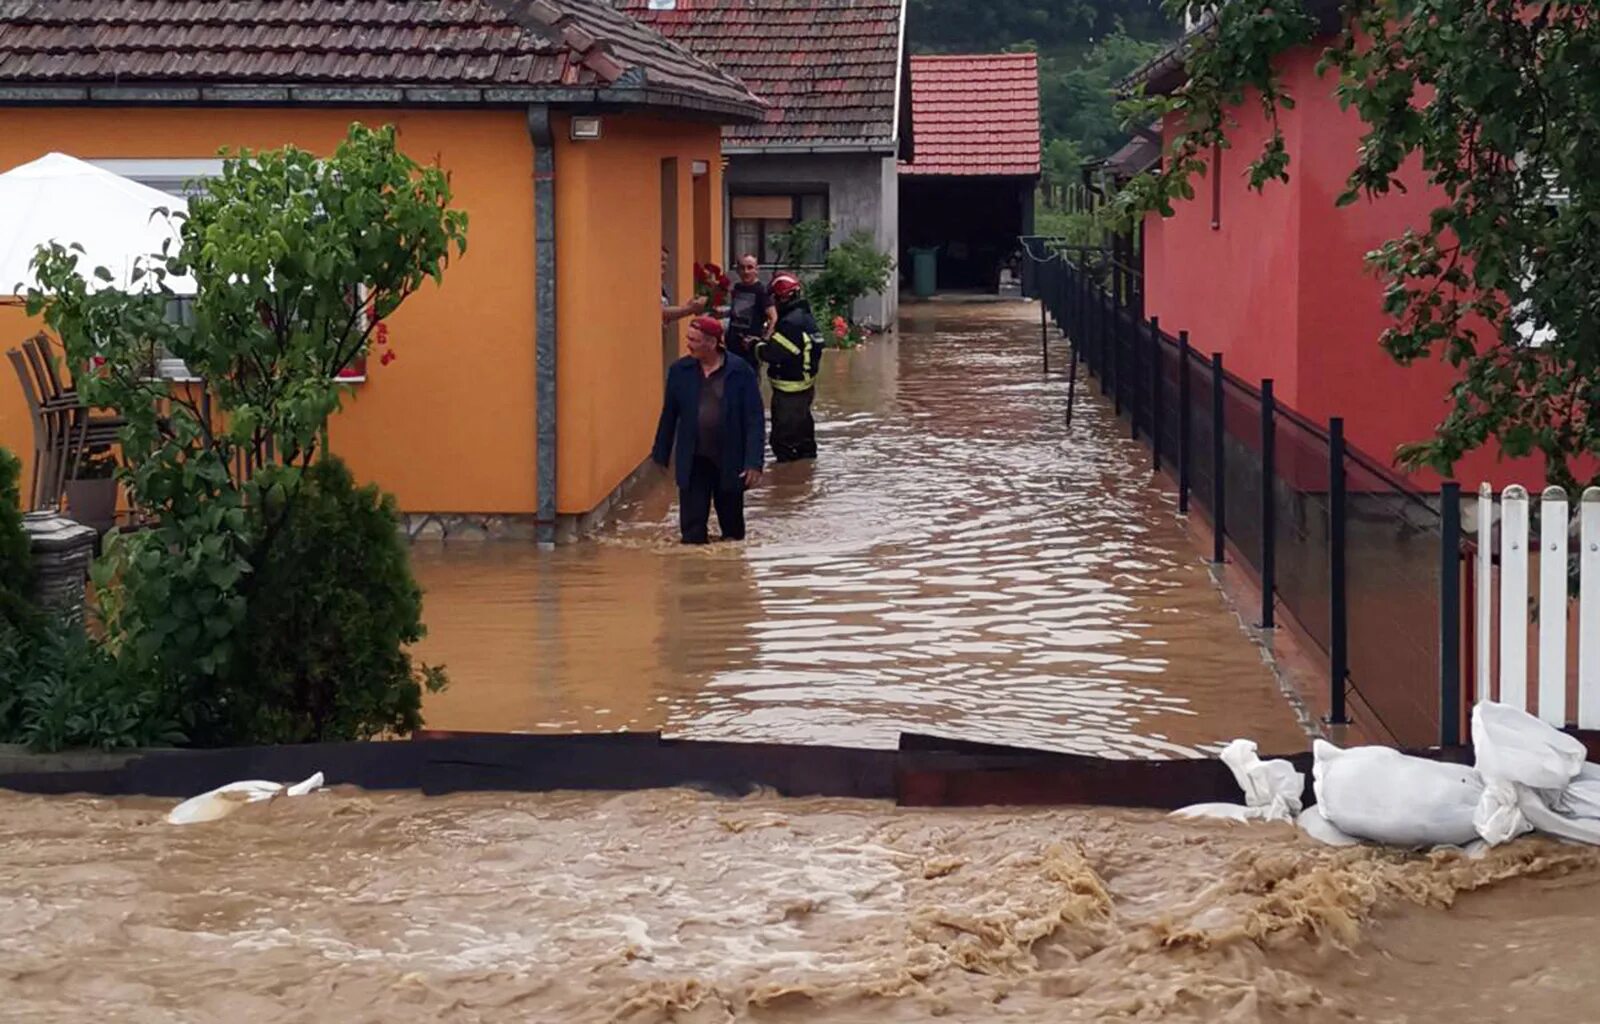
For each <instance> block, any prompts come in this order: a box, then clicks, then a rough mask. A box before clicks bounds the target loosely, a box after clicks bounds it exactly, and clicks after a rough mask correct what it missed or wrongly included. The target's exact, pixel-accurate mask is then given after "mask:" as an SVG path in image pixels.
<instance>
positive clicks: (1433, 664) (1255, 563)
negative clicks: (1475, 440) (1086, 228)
mask: <svg viewBox="0 0 1600 1024" xmlns="http://www.w3.org/2000/svg"><path fill="white" fill-rule="evenodd" d="M1026 241H1027V243H1028V246H1029V250H1030V254H1031V255H1033V257H1034V259H1035V260H1036V262H1037V266H1036V273H1035V277H1034V283H1035V287H1036V289H1037V293H1038V297H1039V298H1040V299H1041V301H1042V305H1043V312H1042V314H1041V322H1042V323H1043V322H1044V320H1045V319H1046V318H1048V319H1049V320H1051V321H1053V322H1054V323H1055V325H1056V326H1057V327H1058V328H1059V329H1060V330H1061V332H1062V333H1063V334H1064V335H1065V336H1066V337H1067V339H1068V340H1069V341H1070V342H1071V345H1072V352H1073V358H1074V361H1075V362H1076V361H1082V362H1084V363H1086V364H1087V366H1088V369H1089V373H1090V374H1091V376H1092V378H1093V379H1095V380H1097V381H1098V382H1099V389H1100V392H1101V394H1103V395H1105V396H1106V397H1107V398H1108V399H1109V400H1110V401H1111V403H1112V404H1113V406H1114V407H1115V409H1116V411H1117V413H1118V414H1119V415H1124V414H1125V415H1126V417H1127V424H1128V430H1129V433H1130V435H1131V436H1132V437H1134V438H1142V439H1144V440H1145V441H1146V442H1147V443H1148V444H1149V446H1150V451H1151V462H1152V468H1153V469H1156V470H1158V471H1159V470H1167V471H1168V472H1170V473H1171V474H1172V475H1173V477H1174V478H1175V479H1176V481H1177V485H1178V503H1179V510H1180V511H1181V512H1184V513H1188V512H1190V511H1198V512H1199V513H1200V514H1201V515H1202V516H1204V517H1205V519H1206V520H1207V521H1208V523H1209V524H1210V526H1211V532H1212V537H1213V551H1212V558H1213V560H1214V561H1217V562H1221V561H1223V560H1224V559H1225V557H1226V556H1227V553H1228V551H1229V549H1230V548H1231V550H1232V552H1233V554H1234V557H1235V559H1236V561H1237V563H1238V564H1239V565H1240V566H1242V567H1243V568H1244V570H1245V571H1246V572H1247V573H1248V574H1249V575H1250V577H1251V578H1252V580H1253V582H1254V583H1255V584H1256V585H1257V587H1258V588H1259V590H1260V593H1261V594H1262V598H1263V599H1262V602H1261V607H1260V608H1259V609H1258V610H1257V623H1258V624H1259V625H1260V626H1262V627H1265V628H1273V627H1275V626H1276V625H1277V619H1278V614H1279V611H1280V610H1282V611H1286V612H1287V613H1288V614H1289V615H1291V616H1292V617H1293V619H1294V621H1295V624H1296V625H1298V626H1299V627H1300V629H1301V630H1302V632H1303V633H1304V634H1305V635H1306V636H1307V637H1308V638H1309V639H1310V640H1311V642H1312V643H1313V644H1315V645H1316V647H1317V648H1319V649H1320V650H1321V652H1322V653H1323V654H1324V655H1325V656H1326V658H1327V663H1328V671H1329V709H1330V711H1329V715H1328V719H1329V721H1330V722H1334V723H1341V722H1345V721H1348V720H1349V719H1348V717H1347V716H1348V714H1349V711H1350V708H1349V702H1351V701H1356V702H1359V703H1360V704H1361V705H1362V706H1363V707H1364V709H1365V711H1366V712H1367V715H1366V716H1364V717H1368V718H1370V719H1371V720H1374V721H1376V723H1378V724H1379V725H1381V727H1382V728H1383V729H1384V730H1385V731H1387V732H1388V733H1389V734H1390V735H1391V737H1392V739H1393V740H1394V741H1395V742H1396V743H1399V744H1402V745H1406V746H1425V745H1429V744H1434V743H1446V744H1453V743H1455V742H1458V741H1459V738H1460V735H1459V703H1458V701H1459V699H1460V690H1459V687H1460V680H1461V673H1460V659H1459V649H1460V642H1459V641H1460V627H1461V622H1460V608H1459V601H1458V600H1457V595H1458V594H1459V590H1458V589H1456V588H1457V587H1459V575H1457V574H1447V573H1446V572H1445V570H1444V568H1443V567H1444V566H1445V565H1446V564H1452V565H1454V564H1457V563H1458V562H1459V557H1460V556H1459V551H1458V550H1457V549H1458V548H1459V545H1460V521H1459V515H1460V505H1459V501H1444V502H1441V500H1440V498H1439V497H1438V496H1435V495H1426V494H1423V493H1420V492H1418V491H1416V490H1414V489H1412V488H1411V487H1409V486H1407V484H1406V483H1405V482H1404V481H1402V480H1401V479H1400V478H1398V477H1397V476H1396V475H1395V474H1393V473H1391V472H1390V471H1389V470H1387V469H1386V468H1384V467H1383V466H1382V464H1380V463H1379V462H1378V461H1377V460H1375V459H1373V458H1372V457H1371V456H1369V455H1367V454H1365V453H1363V452H1361V451H1359V450H1357V449H1355V448H1353V447H1351V446H1350V445H1349V444H1347V443H1346V442H1345V439H1344V424H1343V421H1342V420H1340V419H1337V418H1335V419H1332V420H1330V421H1329V422H1328V423H1326V424H1319V423H1315V422H1313V421H1311V420H1310V419H1308V418H1306V417H1305V416H1302V415H1300V414H1299V413H1297V412H1296V411H1295V410H1293V409H1291V408H1288V407H1286V406H1284V405H1283V404H1281V403H1280V402H1278V401H1277V399H1276V396H1275V393H1274V388H1273V382H1272V381H1270V380H1263V381H1260V382H1259V383H1257V384H1252V383H1250V382H1248V381H1245V380H1243V379H1241V378H1239V377H1238V376H1236V375H1234V374H1233V373H1231V372H1229V371H1228V369H1227V367H1226V366H1225V365H1224V361H1223V357H1222V355H1221V354H1219V353H1215V352H1207V351H1206V350H1205V349H1203V348H1202V347H1201V346H1200V345H1199V344H1198V343H1197V342H1196V341H1194V340H1191V339H1190V338H1189V336H1188V333H1187V332H1186V331H1181V330H1180V331H1177V332H1176V333H1175V334H1174V333H1173V332H1171V330H1170V329H1169V326H1168V325H1165V324H1162V323H1160V322H1159V321H1158V320H1156V319H1154V318H1151V319H1146V318H1145V317H1144V316H1143V301H1144V287H1143V277H1142V274H1141V273H1140V272H1139V270H1138V269H1137V268H1136V267H1133V266H1130V265H1128V264H1127V263H1126V262H1125V261H1124V260H1122V259H1119V258H1118V257H1119V256H1121V255H1122V254H1121V253H1120V252H1118V251H1116V250H1111V249H1102V248H1094V247H1081V246H1079V247H1075V246H1061V247H1057V246H1051V245H1047V244H1045V243H1044V240H1041V239H1028V240H1026ZM1046 360H1047V367H1048V349H1047V348H1046ZM1451 489H1453V485H1451V488H1447V492H1448V491H1450V490H1451ZM1441 552H1451V553H1453V554H1454V558H1452V557H1451V555H1450V554H1446V555H1444V556H1441Z"/></svg>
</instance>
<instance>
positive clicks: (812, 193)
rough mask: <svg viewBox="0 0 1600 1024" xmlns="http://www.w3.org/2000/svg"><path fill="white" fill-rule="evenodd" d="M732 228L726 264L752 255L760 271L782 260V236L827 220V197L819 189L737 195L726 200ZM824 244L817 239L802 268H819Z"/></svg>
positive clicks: (823, 191) (825, 244) (736, 193)
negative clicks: (803, 224)
mask: <svg viewBox="0 0 1600 1024" xmlns="http://www.w3.org/2000/svg"><path fill="white" fill-rule="evenodd" d="M728 214H729V219H730V220H731V222H732V225H733V252H731V253H730V254H729V262H730V263H731V262H733V260H735V259H737V258H738V257H740V256H742V255H743V254H745V253H747V252H753V253H755V254H756V258H757V259H758V260H760V261H761V265H762V266H764V267H774V266H777V265H778V264H779V262H780V261H781V260H782V245H781V240H782V236H783V235H784V234H785V233H787V232H788V231H789V230H790V229H791V228H793V227H794V226H795V225H796V224H798V223H800V222H801V221H807V220H817V221H826V220H827V219H828V193H827V192H826V191H825V190H822V189H812V190H807V191H801V192H783V193H775V192H763V193H738V192H735V193H733V194H732V195H731V196H729V211H728ZM827 251H828V243H827V240H826V239H825V238H824V239H819V240H818V241H817V242H816V244H815V245H814V246H813V247H812V250H811V252H810V253H808V254H806V257H805V259H804V263H805V265H806V266H821V265H822V261H823V258H824V257H825V256H826V255H827Z"/></svg>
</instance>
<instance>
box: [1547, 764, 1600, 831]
mask: <svg viewBox="0 0 1600 1024" xmlns="http://www.w3.org/2000/svg"><path fill="white" fill-rule="evenodd" d="M1540 795H1541V796H1542V797H1544V801H1545V803H1546V804H1547V805H1548V806H1549V807H1550V809H1551V810H1553V811H1555V812H1556V813H1557V814H1562V815H1565V816H1567V817H1569V818H1600V764H1595V763H1593V762H1586V763H1585V764H1584V766H1583V769H1582V770H1581V771H1579V772H1578V777H1577V778H1575V779H1573V780H1572V781H1571V782H1569V783H1567V785H1566V788H1564V789H1559V790H1544V791H1543V792H1541V793H1540Z"/></svg>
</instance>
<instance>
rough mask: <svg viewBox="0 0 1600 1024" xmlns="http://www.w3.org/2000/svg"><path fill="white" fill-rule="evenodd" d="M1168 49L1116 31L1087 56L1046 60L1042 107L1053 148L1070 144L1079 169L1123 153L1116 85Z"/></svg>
mask: <svg viewBox="0 0 1600 1024" xmlns="http://www.w3.org/2000/svg"><path fill="white" fill-rule="evenodd" d="M1166 45H1167V40H1165V39H1162V38H1156V39H1138V38H1135V37H1133V36H1130V35H1128V34H1127V33H1125V32H1121V31H1116V32H1112V33H1110V34H1108V35H1106V36H1104V37H1102V38H1100V39H1099V40H1097V41H1096V42H1095V44H1094V46H1093V47H1092V48H1091V49H1090V50H1089V51H1088V52H1087V53H1084V54H1082V55H1074V56H1069V57H1058V58H1046V59H1045V60H1044V61H1043V62H1042V64H1041V66H1040V69H1039V104H1040V108H1041V110H1042V115H1043V129H1044V135H1045V138H1047V139H1049V140H1051V141H1050V143H1049V144H1048V145H1054V144H1055V143H1057V142H1064V143H1067V144H1068V145H1069V146H1070V147H1071V152H1072V153H1073V155H1075V156H1076V157H1077V159H1076V161H1075V163H1076V164H1081V163H1082V162H1083V161H1084V160H1092V159H1095V158H1097V157H1105V156H1110V155H1111V154H1112V153H1113V152H1115V151H1116V150H1117V149H1118V148H1120V147H1121V146H1122V144H1123V143H1124V142H1125V141H1127V137H1128V132H1127V128H1126V127H1125V126H1124V125H1123V120H1122V117H1121V116H1120V115H1119V114H1118V112H1117V86H1118V85H1119V84H1120V83H1121V82H1123V81H1124V80H1126V79H1127V77H1128V76H1129V75H1131V74H1133V72H1134V71H1136V70H1138V69H1139V67H1140V66H1141V65H1143V64H1144V63H1145V62H1146V61H1149V60H1150V59H1151V58H1153V57H1155V56H1156V55H1157V54H1158V53H1160V52H1161V51H1162V49H1163V48H1165V46H1166Z"/></svg>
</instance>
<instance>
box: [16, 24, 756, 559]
mask: <svg viewBox="0 0 1600 1024" xmlns="http://www.w3.org/2000/svg"><path fill="white" fill-rule="evenodd" d="M762 110H763V106H762V103H761V101H760V100H758V99H757V98H756V97H755V96H753V95H752V94H751V93H750V92H749V90H747V89H746V88H745V87H744V86H743V85H742V84H741V83H739V82H738V81H737V80H735V79H733V78H732V77H730V76H728V75H726V74H725V73H723V72H721V71H720V70H718V69H716V68H715V67H713V66H712V65H710V64H707V63H706V62H704V61H702V60H700V59H698V58H696V57H694V56H692V55H691V54H689V53H688V52H687V51H686V50H684V49H682V48H680V47H678V46H676V45H675V44H673V43H670V42H668V41H667V40H665V39H663V38H662V37H661V36H659V35H657V34H656V33H655V32H654V31H653V30H651V29H649V28H646V27H644V26H643V25H641V24H639V23H638V22H636V21H634V20H632V19H630V18H628V17H626V16H625V15H622V14H619V13H617V12H616V11H615V10H613V9H612V8H611V7H610V6H609V5H607V4H604V3H595V2H589V0H416V2H410V3H405V4H395V3H390V2H385V0H346V2H342V3H338V4H330V3H322V2H315V0H277V2H275V3H273V4H270V5H266V4H215V3H209V2H200V0H174V2H168V3H162V4H127V3H122V2H117V0H91V2H84V3H74V4H55V3H49V2H37V3H32V4H27V3H24V4H20V5H18V4H11V5H7V7H6V8H5V11H4V15H3V16H0V125H3V129H0V170H6V169H10V168H12V167H15V166H17V165H19V164H22V163H26V162H28V161H31V160H34V159H36V158H38V157H40V156H42V155H44V154H46V153H49V152H52V151H57V152H64V153H67V154H70V155H72V156H76V157H78V158H80V159H84V160H89V161H92V162H95V163H99V164H100V165H102V166H105V167H108V168H110V169H112V170H115V171H117V172H118V173H120V174H124V175H126V176H128V177H132V178H134V179H136V180H140V181H144V182H145V183H147V184H151V185H154V186H155V187H157V188H164V189H168V190H175V189H177V188H179V187H181V183H182V182H183V181H184V180H185V179H188V178H192V177H196V176H200V175H204V174H206V173H214V168H215V167H216V166H217V165H218V160H217V154H218V151H219V149H222V148H227V149H236V148H239V147H247V148H252V149H263V148H272V147H278V146H283V145H286V144H294V145H297V146H301V147H304V148H306V149H309V150H311V151H313V152H326V151H331V150H332V148H333V147H334V146H335V145H336V144H337V143H338V141H339V140H340V139H341V138H342V137H343V136H344V134H345V132H346V130H347V128H348V126H349V125H350V123H351V122H353V121H363V122H367V123H371V124H384V123H388V124H394V125H395V126H396V127H397V129H398V132H399V138H400V144H401V147H402V148H403V149H404V150H405V151H406V152H407V153H408V154H410V155H411V156H412V157H413V158H415V159H417V160H419V161H421V162H433V161H436V162H437V163H438V164H440V165H441V166H442V167H444V168H445V169H446V170H447V171H448V172H449V173H450V176H451V183H452V186H453V190H454V194H455V204H456V205H457V206H458V207H459V208H461V209H463V210H465V211H467V213H468V215H469V217H470V225H469V229H468V248H467V253H466V254H465V256H463V257H462V258H460V259H459V260H457V261H455V262H454V263H453V264H452V266H451V267H450V268H449V270H448V271H447V272H446V274H445V277H444V282H443V284H442V285H439V286H438V287H432V286H429V287H427V288H425V289H423V290H422V291H421V292H419V293H418V294H417V295H415V296H413V297H412V298H411V299H410V300H409V301H408V302H407V303H406V305H405V306H404V307H402V308H401V309H400V311H399V312H398V313H397V314H396V315H395V316H394V318H393V319H392V321H391V332H390V339H391V343H392V345H393V347H394V348H395V350H396V351H397V353H398V354H399V357H400V358H399V359H397V360H396V361H395V362H394V363H393V364H392V365H388V366H384V367H381V368H379V367H376V366H374V367H373V368H372V371H371V376H370V377H368V378H366V379H364V380H361V381H359V382H357V383H355V384H353V385H352V387H351V393H350V395H349V396H348V397H347V399H346V401H345V407H344V410H343V411H342V412H341V413H339V414H338V415H337V416H336V418H335V420H334V422H333V424H332V428H331V438H332V447H333V450H334V451H335V452H336V453H337V454H338V455H340V456H341V457H342V458H344V459H345V460H346V461H347V462H348V463H349V464H350V465H351V467H352V469H353V471H354V472H355V473H356V475H357V477H358V478H361V479H367V480H372V481H375V482H377V483H378V484H380V485H381V486H383V487H384V488H385V489H387V490H389V491H392V492H393V493H394V494H395V495H396V496H397V498H398V500H399V503H400V507H401V508H402V509H403V510H404V511H405V512H406V513H407V527H408V530H409V531H410V532H412V533H413V535H417V534H424V535H440V534H449V535H453V536H454V535H469V536H499V535H508V536H530V537H532V536H537V537H538V538H539V539H540V540H546V541H548V540H555V539H559V538H564V537H570V536H572V535H574V534H576V533H577V532H580V531H581V530H582V529H583V528H585V527H586V526H587V525H588V524H589V523H590V522H592V521H593V520H594V519H595V518H596V517H597V516H599V515H603V514H604V512H605V510H606V509H607V508H608V507H609V504H610V502H611V500H612V498H613V497H614V496H615V495H616V494H617V493H618V492H619V490H620V489H621V488H622V487H623V486H624V484H625V483H626V482H627V481H628V480H629V479H630V477H631V476H632V474H634V473H635V471H636V470H638V468H639V467H640V465H641V464H642V462H643V461H644V459H645V458H646V456H647V453H648V451H649V447H650V441H651V437H652V435H653V431H654V421H655V412H656V409H657V407H658V404H659V400H660V390H661V374H662V368H663V361H664V359H665V358H666V357H667V356H668V355H675V354H676V353H677V351H678V349H679V344H680V342H679V338H678V333H677V331H676V330H670V329H669V330H668V331H666V332H664V331H663V328H662V324H661V315H660V312H659V310H660V302H661V294H662V292H663V290H665V292H666V293H667V294H669V295H670V296H671V297H672V298H673V299H674V300H678V299H679V298H680V297H682V296H686V295H687V294H688V293H689V291H690V289H691V281H690V265H691V263H692V262H694V261H697V260H698V261H705V260H717V261H720V257H721V253H720V251H719V250H720V240H721V234H722V233H721V231H719V230H715V229H714V228H715V226H716V225H719V224H720V223H721V218H722V211H721V208H720V207H721V196H722V194H723V187H722V180H721V175H722V165H721V159H720V140H721V127H722V125H723V124H737V123H747V122H752V121H755V120H759V119H760V118H761V116H762ZM661 247H665V248H666V250H667V251H668V253H669V261H670V264H669V265H670V270H669V272H668V274H667V280H666V281H664V282H663V281H662V275H661V273H660V268H659V259H660V256H659V251H660V248H661ZM38 327H39V325H38V324H37V323H34V322H30V321H29V320H28V319H27V318H26V316H25V314H24V313H23V312H22V311H21V310H20V309H19V308H17V307H16V306H14V305H12V306H0V349H5V348H11V347H13V346H14V345H15V344H17V343H18V342H20V341H21V340H22V339H23V338H24V337H26V336H28V335H30V334H32V333H34V332H35V331H36V330H38ZM8 377H9V374H8ZM31 445H32V441H31V426H30V424H29V422H28V415H27V411H26V408H25V406H24V404H23V400H22V394H21V390H20V388H19V386H18V385H17V384H16V383H14V382H12V381H10V380H9V379H7V380H6V381H4V382H0V446H4V447H6V448H9V449H11V450H12V451H14V452H17V453H19V454H21V455H23V456H24V457H26V456H27V455H28V454H29V451H30V449H31Z"/></svg>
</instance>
